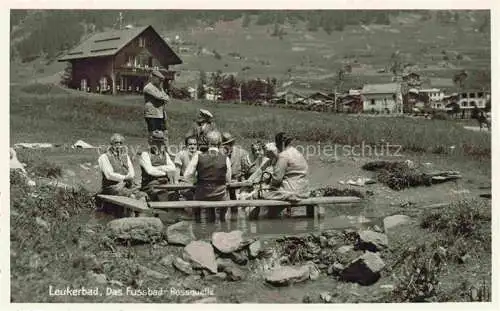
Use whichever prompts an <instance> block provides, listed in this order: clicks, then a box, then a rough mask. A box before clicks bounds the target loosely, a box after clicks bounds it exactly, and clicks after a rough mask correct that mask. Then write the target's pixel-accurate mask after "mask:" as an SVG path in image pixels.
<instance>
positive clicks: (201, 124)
mask: <svg viewBox="0 0 500 311" xmlns="http://www.w3.org/2000/svg"><path fill="white" fill-rule="evenodd" d="M216 128H217V127H216V125H215V122H214V116H213V115H212V113H210V111H208V110H205V109H200V112H199V114H198V118H197V119H196V123H195V125H194V126H193V127H192V128H191V130H189V131H188V132H187V134H186V136H185V137H186V138H187V137H196V141H197V142H198V150H200V151H202V152H205V151H206V150H208V143H207V137H206V136H207V133H208V132H210V131H216Z"/></svg>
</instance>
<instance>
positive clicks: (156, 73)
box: [151, 70, 165, 80]
mask: <svg viewBox="0 0 500 311" xmlns="http://www.w3.org/2000/svg"><path fill="white" fill-rule="evenodd" d="M151 74H152V75H153V76H154V77H157V78H160V79H162V80H164V79H165V76H164V75H162V74H161V72H159V71H158V70H153V72H152V73H151Z"/></svg>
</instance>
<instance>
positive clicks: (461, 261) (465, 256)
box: [458, 254, 472, 264]
mask: <svg viewBox="0 0 500 311" xmlns="http://www.w3.org/2000/svg"><path fill="white" fill-rule="evenodd" d="M471 258H472V257H471V256H470V255H469V254H465V255H463V256H461V257H460V258H458V262H459V263H461V264H464V263H466V262H467V261H469V260H470V259H471Z"/></svg>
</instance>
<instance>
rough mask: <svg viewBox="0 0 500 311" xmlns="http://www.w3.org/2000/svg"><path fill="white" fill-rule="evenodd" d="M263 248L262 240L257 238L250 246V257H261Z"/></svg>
mask: <svg viewBox="0 0 500 311" xmlns="http://www.w3.org/2000/svg"><path fill="white" fill-rule="evenodd" d="M261 250H262V243H261V242H260V240H257V241H255V242H253V243H252V244H250V246H249V247H248V254H249V255H250V258H257V257H259V254H260V252H261Z"/></svg>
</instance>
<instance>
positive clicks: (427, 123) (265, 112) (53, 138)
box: [10, 85, 491, 159]
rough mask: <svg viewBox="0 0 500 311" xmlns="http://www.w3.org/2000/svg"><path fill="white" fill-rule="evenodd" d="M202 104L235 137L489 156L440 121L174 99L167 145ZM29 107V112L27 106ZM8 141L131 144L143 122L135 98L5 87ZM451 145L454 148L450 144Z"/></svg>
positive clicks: (484, 139)
mask: <svg viewBox="0 0 500 311" xmlns="http://www.w3.org/2000/svg"><path fill="white" fill-rule="evenodd" d="M202 107H205V108H208V109H210V110H211V111H212V112H213V113H214V115H215V116H216V122H217V124H218V125H219V126H220V127H221V129H223V130H226V131H230V132H232V133H233V134H234V135H235V136H236V137H238V138H239V139H240V141H242V143H243V142H248V141H250V140H255V139H262V140H272V139H273V137H274V134H275V133H277V132H278V131H281V130H286V131H289V132H291V134H292V135H294V136H295V137H297V139H298V140H299V141H302V142H309V144H317V143H318V142H320V143H321V144H344V145H361V144H365V145H380V144H385V143H390V144H392V145H401V146H402V147H403V149H404V150H406V151H414V152H423V153H426V152H434V153H437V154H443V155H444V154H450V155H452V156H454V155H466V156H474V157H476V156H479V157H486V159H488V158H489V157H490V153H491V146H490V136H489V135H485V134H484V133H478V132H472V131H467V130H465V129H464V128H463V127H462V126H461V125H460V124H456V123H453V122H452V121H442V120H414V119H408V118H393V119H391V122H387V120H386V119H385V118H369V117H356V116H346V115H338V114H330V113H317V112H309V111H295V110H285V109H281V108H272V107H266V108H264V107H257V106H246V105H240V104H233V103H220V104H213V103H211V104H203V103H190V102H181V101H173V102H172V103H171V104H170V105H169V107H168V117H169V120H168V128H169V136H170V139H171V143H172V144H180V143H181V141H182V139H183V137H184V133H185V132H186V131H187V130H188V129H189V128H190V126H191V125H192V123H193V120H194V118H195V116H196V114H197V110H198V109H199V108H202ZM27 112H28V113H27ZM10 114H11V115H10V122H11V125H10V126H11V131H10V135H11V142H12V143H17V142H41V141H48V142H52V143H61V144H70V143H74V142H75V141H76V140H78V139H83V140H85V141H87V142H89V143H91V144H105V143H106V142H107V140H108V138H109V136H110V135H111V134H112V133H115V132H120V133H123V134H124V135H125V136H126V137H128V139H129V141H130V143H131V144H135V143H137V144H144V143H145V134H146V127H145V122H144V120H143V104H142V98H140V97H130V96H127V97H110V96H100V95H92V94H91V95H86V94H81V93H79V92H77V91H69V90H64V89H62V88H58V87H55V88H54V87H52V88H48V87H46V86H43V85H34V86H28V87H18V86H16V87H11V102H10ZM451 146H455V149H450V148H449V147H451Z"/></svg>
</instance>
